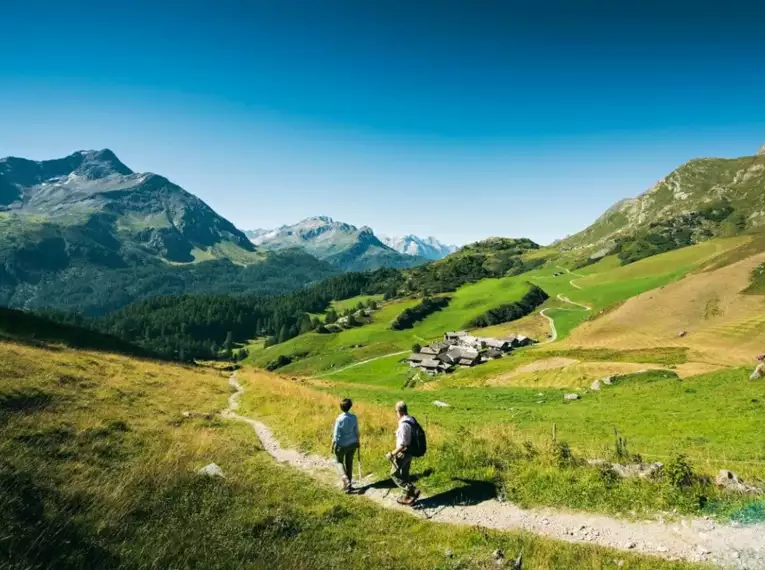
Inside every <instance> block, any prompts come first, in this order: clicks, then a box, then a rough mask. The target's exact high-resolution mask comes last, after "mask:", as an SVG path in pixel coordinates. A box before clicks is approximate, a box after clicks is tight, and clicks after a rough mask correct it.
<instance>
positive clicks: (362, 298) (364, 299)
mask: <svg viewBox="0 0 765 570" xmlns="http://www.w3.org/2000/svg"><path fill="white" fill-rule="evenodd" d="M382 299H383V296H382V295H358V296H356V297H351V298H350V299H343V300H342V301H332V307H333V308H334V309H335V311H337V312H338V313H341V312H342V311H345V310H346V309H355V308H356V306H357V305H358V304H359V303H364V304H365V305H366V304H367V303H369V301H377V302H378V303H381V302H382Z"/></svg>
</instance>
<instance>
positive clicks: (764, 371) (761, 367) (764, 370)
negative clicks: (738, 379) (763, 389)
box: [749, 362, 765, 380]
mask: <svg viewBox="0 0 765 570" xmlns="http://www.w3.org/2000/svg"><path fill="white" fill-rule="evenodd" d="M763 376H765V362H760V363H759V364H758V365H757V367H756V368H755V369H754V371H753V372H752V373H751V374H750V375H749V380H759V379H760V378H762V377H763Z"/></svg>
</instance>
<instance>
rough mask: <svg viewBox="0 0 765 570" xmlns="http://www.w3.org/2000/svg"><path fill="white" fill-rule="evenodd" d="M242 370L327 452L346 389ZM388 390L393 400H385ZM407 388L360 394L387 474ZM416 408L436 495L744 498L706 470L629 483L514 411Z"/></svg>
mask: <svg viewBox="0 0 765 570" xmlns="http://www.w3.org/2000/svg"><path fill="white" fill-rule="evenodd" d="M241 377H242V378H243V379H244V380H245V382H246V383H247V387H248V390H249V392H248V394H246V395H245V397H244V399H243V404H244V410H245V412H244V413H249V414H252V415H254V416H257V417H259V418H261V419H263V420H264V421H266V422H267V423H269V425H271V426H273V427H274V428H275V431H276V434H277V436H278V437H280V438H281V439H282V440H283V441H284V442H285V443H286V444H288V445H293V446H297V447H299V448H300V449H302V450H304V451H310V452H314V453H319V454H328V449H329V444H330V435H331V427H332V423H333V420H334V418H335V416H336V415H337V413H338V412H339V410H338V408H337V404H338V401H339V396H341V395H345V394H343V389H342V388H339V389H333V392H334V393H333V394H329V393H325V392H323V391H321V390H317V389H315V388H314V387H312V385H311V384H309V383H308V382H305V381H302V380H289V379H286V378H282V377H278V376H275V375H270V374H265V373H260V372H255V371H251V370H245V371H243V372H242V374H241ZM327 386H328V387H329V386H330V385H329V384H327ZM357 394H358V392H357ZM385 394H388V398H389V399H390V406H382V405H380V404H379V401H380V399H381V398H382V396H385ZM400 395H401V393H400V392H399V393H398V394H392V393H387V392H385V391H384V390H369V391H368V396H367V397H366V398H364V399H363V400H362V399H361V398H357V399H356V402H355V404H354V411H355V412H356V413H357V414H358V415H359V418H360V422H361V432H362V436H361V437H362V453H363V459H364V467H365V469H366V470H367V471H372V472H374V473H376V474H378V475H380V476H383V475H385V473H386V470H387V468H388V464H387V461H386V460H385V459H384V457H383V456H384V453H385V452H386V451H389V450H390V449H392V448H393V446H394V443H393V442H394V440H393V433H394V430H395V427H396V418H395V414H394V412H393V403H394V402H395V400H396V398H397V397H400ZM413 395H414V394H413ZM453 395H455V397H456V393H455V394H453ZM418 396H420V394H418ZM418 400H420V402H422V399H421V398H419V397H418ZM375 401H377V402H378V403H373V402H375ZM410 411H411V412H412V413H413V414H414V415H415V416H418V415H419V419H420V421H421V422H422V423H423V424H425V426H426V430H427V433H428V437H429V451H428V454H427V455H426V457H424V458H422V459H420V460H417V461H416V462H415V471H416V472H417V473H419V474H427V476H424V477H422V478H421V480H420V481H419V483H418V484H419V485H421V486H422V487H423V488H424V489H426V490H427V491H428V492H431V493H436V492H441V491H445V490H447V489H450V488H453V487H454V486H455V485H456V483H455V481H456V480H457V479H478V480H483V481H491V482H493V483H494V484H495V485H496V486H497V488H498V490H499V492H500V493H503V494H504V495H505V496H506V497H507V498H508V499H510V500H512V501H514V502H516V503H518V504H520V505H522V506H536V505H546V506H559V507H568V508H575V509H582V510H592V511H599V512H608V513H618V514H622V515H625V516H630V515H645V514H651V513H656V512H657V511H670V512H677V513H683V514H700V513H710V512H712V511H711V509H712V508H713V507H714V511H715V512H723V511H726V509H728V508H729V507H730V505H733V504H739V503H740V502H741V500H740V499H738V498H730V497H727V496H724V495H721V493H720V491H719V490H717V489H716V488H715V487H714V485H712V484H711V482H710V481H709V479H708V478H705V477H694V478H693V480H692V481H689V482H687V484H685V483H684V484H680V485H678V484H673V483H672V481H671V480H670V479H669V478H668V477H662V478H659V479H658V480H655V481H653V480H643V479H624V480H622V479H620V478H618V477H614V473H612V472H610V471H609V470H606V469H603V468H602V467H600V466H597V465H589V464H588V463H587V462H586V461H585V459H586V456H582V455H578V451H577V449H576V448H574V449H572V448H571V447H570V446H568V444H567V443H566V442H565V441H564V440H563V438H561V437H557V438H556V439H553V435H552V433H549V435H543V434H538V433H537V434H533V435H529V433H528V432H524V431H521V430H519V429H518V428H517V427H516V426H515V425H514V423H512V422H511V421H509V418H508V421H507V423H496V422H493V423H487V424H481V423H480V422H478V421H477V422H476V423H475V424H460V423H447V422H443V421H436V420H433V419H432V418H431V420H430V421H425V415H424V414H425V410H424V409H422V407H420V408H419V409H418V408H417V406H413V407H410ZM418 412H419V413H418ZM571 413H575V412H571ZM601 457H603V455H601ZM604 458H605V459H609V460H613V461H617V462H629V461H634V459H632V458H625V457H617V452H616V450H615V449H614V446H612V447H611V451H606V454H605V457H604ZM664 461H665V462H666V461H667V460H666V459H665V460H664Z"/></svg>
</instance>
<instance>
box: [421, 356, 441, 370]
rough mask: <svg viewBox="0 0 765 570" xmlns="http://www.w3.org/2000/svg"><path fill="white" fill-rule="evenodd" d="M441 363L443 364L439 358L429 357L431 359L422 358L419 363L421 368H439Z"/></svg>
mask: <svg viewBox="0 0 765 570" xmlns="http://www.w3.org/2000/svg"><path fill="white" fill-rule="evenodd" d="M440 364H441V363H440V362H439V361H438V360H436V359H434V358H429V359H426V360H422V361H420V363H419V364H418V366H419V367H420V368H438V366H439V365H440Z"/></svg>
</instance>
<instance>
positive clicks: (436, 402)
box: [433, 400, 451, 408]
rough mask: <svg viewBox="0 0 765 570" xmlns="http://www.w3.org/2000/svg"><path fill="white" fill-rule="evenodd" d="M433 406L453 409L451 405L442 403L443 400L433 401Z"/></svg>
mask: <svg viewBox="0 0 765 570" xmlns="http://www.w3.org/2000/svg"><path fill="white" fill-rule="evenodd" d="M433 405H434V406H436V407H437V408H451V406H450V405H449V404H447V403H446V402H442V401H441V400H433Z"/></svg>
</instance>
